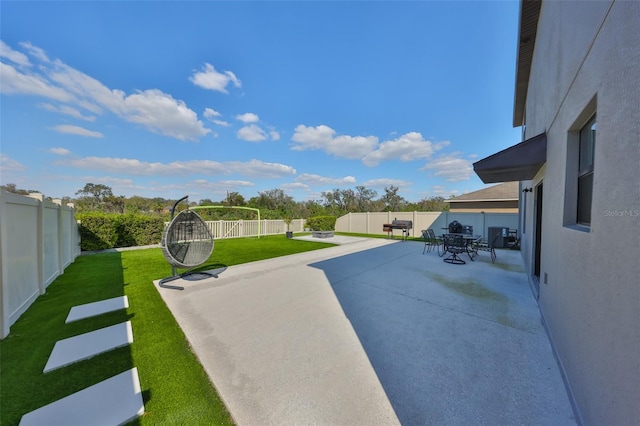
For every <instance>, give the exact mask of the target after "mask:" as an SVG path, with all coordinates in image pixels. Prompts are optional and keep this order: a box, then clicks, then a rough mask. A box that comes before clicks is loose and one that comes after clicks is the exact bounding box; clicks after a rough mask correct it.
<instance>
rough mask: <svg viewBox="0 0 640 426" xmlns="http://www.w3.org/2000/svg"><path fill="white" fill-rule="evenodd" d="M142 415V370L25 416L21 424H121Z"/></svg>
mask: <svg viewBox="0 0 640 426" xmlns="http://www.w3.org/2000/svg"><path fill="white" fill-rule="evenodd" d="M142 414H144V402H143V400H142V392H141V390H140V380H139V378H138V369H137V368H132V369H131V370H128V371H125V372H124V373H120V374H118V375H117V376H113V377H111V378H110V379H107V380H104V381H102V382H100V383H98V384H96V385H93V386H90V387H88V388H86V389H83V390H81V391H79V392H76V393H74V394H71V395H69V396H67V397H65V398H62V399H60V400H58V401H55V402H52V403H51V404H48V405H45V406H44V407H41V408H38V409H37V410H34V411H32V412H30V413H27V414H25V415H24V416H22V419H21V420H20V425H21V426H31V425H34V426H36V425H37V426H41V425H65V426H76V425H78V426H80V425H82V426H86V425H96V426H97V425H105V426H106V425H120V424H123V423H126V422H128V421H131V420H134V419H136V418H137V417H140V416H141V415H142Z"/></svg>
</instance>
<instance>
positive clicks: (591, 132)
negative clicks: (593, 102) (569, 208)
mask: <svg viewBox="0 0 640 426" xmlns="http://www.w3.org/2000/svg"><path fill="white" fill-rule="evenodd" d="M597 122H598V121H597V119H596V114H593V115H592V116H591V117H590V118H589V120H587V122H586V123H585V124H584V126H582V128H581V129H580V132H579V137H580V140H579V142H578V176H577V180H578V181H577V200H576V223H577V224H578V225H582V226H591V208H592V206H593V171H594V163H595V146H596V132H597ZM585 160H588V163H587V164H584V162H585ZM585 186H588V188H585ZM585 198H586V199H585Z"/></svg>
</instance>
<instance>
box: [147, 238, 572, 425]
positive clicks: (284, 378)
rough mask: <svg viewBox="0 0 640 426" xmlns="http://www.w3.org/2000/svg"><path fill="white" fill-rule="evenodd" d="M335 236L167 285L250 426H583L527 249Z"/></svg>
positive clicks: (179, 315)
mask: <svg viewBox="0 0 640 426" xmlns="http://www.w3.org/2000/svg"><path fill="white" fill-rule="evenodd" d="M334 238H335V239H327V242H336V243H341V244H342V245H339V246H336V247H332V248H329V249H325V250H317V251H313V252H307V253H301V254H296V255H292V256H286V257H281V258H277V259H272V260H266V261H260V262H254V263H250V264H244V265H239V266H233V267H229V268H228V269H227V270H226V271H224V272H223V273H222V274H220V276H219V278H217V279H215V278H209V279H206V280H201V281H186V280H177V281H175V282H174V283H178V285H183V286H184V287H185V289H184V290H183V291H180V290H172V289H165V288H160V287H158V291H159V292H160V294H161V295H162V297H163V299H164V300H165V302H166V303H167V305H168V306H169V308H170V309H171V311H172V312H173V314H174V316H175V318H176V319H177V321H178V323H179V324H180V326H181V327H182V329H183V330H184V332H185V334H186V336H187V338H188V340H189V342H190V344H191V345H192V347H193V350H194V352H195V353H196V354H197V356H198V357H199V359H200V361H201V363H202V365H203V366H204V368H205V370H206V371H207V373H208V374H209V376H210V378H211V380H212V382H213V383H214V384H215V387H216V388H217V389H218V391H219V393H220V395H221V397H222V398H223V400H224V401H225V404H226V405H227V407H228V408H229V410H230V412H231V414H232V416H233V418H234V419H235V421H236V422H237V423H238V424H240V425H266V424H287V425H293V424H296V425H297V424H320V425H359V424H361V425H371V424H376V425H387V424H388V425H391V424H398V423H400V424H405V425H418V424H420V425H423V424H452V425H453V424H456V425H457V424H491V425H496V424H499V425H512V424H540V425H548V424H554V425H562V424H575V421H574V419H573V412H572V409H571V405H570V403H569V399H568V397H567V393H566V390H565V387H564V384H563V381H562V378H561V376H560V372H559V369H558V366H557V364H556V361H555V359H554V357H553V354H552V352H551V348H550V345H549V341H548V338H547V336H546V333H545V331H544V329H543V327H542V325H541V322H540V314H539V312H538V308H537V305H536V302H535V300H534V299H533V296H532V294H531V291H530V289H529V286H528V283H527V278H526V276H525V274H524V272H523V268H522V266H521V260H520V253H519V252H515V251H508V250H501V251H498V259H497V261H496V263H495V264H492V263H491V261H490V259H489V255H488V253H481V254H480V256H479V258H477V260H476V261H475V262H470V261H468V262H467V264H466V265H459V266H458V265H450V264H447V263H444V262H443V261H442V258H440V257H438V255H437V254H435V253H434V252H431V253H426V254H424V255H423V254H422V249H423V244H422V243H417V242H399V241H397V240H396V241H392V240H385V239H362V238H356V239H351V238H349V237H339V236H336V237H334ZM330 240H332V241H330ZM465 260H468V259H467V258H466V255H465Z"/></svg>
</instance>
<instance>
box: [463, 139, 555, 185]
mask: <svg viewBox="0 0 640 426" xmlns="http://www.w3.org/2000/svg"><path fill="white" fill-rule="evenodd" d="M546 162H547V134H546V133H541V134H539V135H538V136H534V137H532V138H530V139H527V140H526V141H524V142H520V143H519V144H517V145H514V146H512V147H510V148H507V149H505V150H502V151H500V152H497V153H495V154H493V155H491V156H489V157H487V158H483V159H482V160H480V161H476V162H475V163H473V170H474V171H475V172H476V174H477V175H478V176H479V177H480V179H482V181H483V182H484V183H497V182H511V181H521V180H531V179H533V177H534V176H535V175H536V173H538V170H540V168H541V167H542V165H543V164H544V163H546Z"/></svg>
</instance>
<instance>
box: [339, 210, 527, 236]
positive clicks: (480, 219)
mask: <svg viewBox="0 0 640 426" xmlns="http://www.w3.org/2000/svg"><path fill="white" fill-rule="evenodd" d="M394 219H398V220H411V221H413V229H411V231H410V232H409V236H410V237H420V236H421V235H422V230H423V229H428V228H433V230H434V231H435V232H436V234H441V233H443V232H445V231H444V230H442V229H440V228H446V227H447V226H448V225H449V223H451V222H453V221H454V220H457V221H458V222H460V223H462V224H463V225H471V226H473V233H474V234H478V235H482V237H483V238H485V239H486V238H487V235H488V234H489V232H488V228H489V227H493V226H497V227H507V228H510V229H516V230H517V229H518V213H456V212H453V213H452V212H376V213H348V214H346V215H344V216H341V217H339V218H338V220H337V221H336V231H338V232H356V233H362V234H386V232H384V231H383V230H382V225H383V224H385V223H391V222H392V221H393V220H394ZM518 235H519V231H518Z"/></svg>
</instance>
